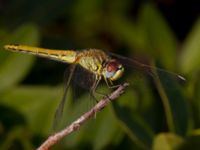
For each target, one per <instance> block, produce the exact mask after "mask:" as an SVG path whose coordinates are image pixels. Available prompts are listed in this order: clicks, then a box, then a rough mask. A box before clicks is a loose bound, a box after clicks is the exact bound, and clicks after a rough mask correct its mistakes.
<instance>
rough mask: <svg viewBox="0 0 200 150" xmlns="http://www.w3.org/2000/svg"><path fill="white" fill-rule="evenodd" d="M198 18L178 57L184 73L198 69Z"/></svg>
mask: <svg viewBox="0 0 200 150" xmlns="http://www.w3.org/2000/svg"><path fill="white" fill-rule="evenodd" d="M199 39H200V18H199V19H198V20H197V21H196V23H195V25H194V27H193V28H192V30H191V32H190V34H189V35H188V37H187V38H186V40H185V42H184V43H183V46H182V54H181V57H180V66H181V70H182V72H184V73H187V74H189V73H192V72H194V71H198V70H199V65H200V59H199V57H200V42H199Z"/></svg>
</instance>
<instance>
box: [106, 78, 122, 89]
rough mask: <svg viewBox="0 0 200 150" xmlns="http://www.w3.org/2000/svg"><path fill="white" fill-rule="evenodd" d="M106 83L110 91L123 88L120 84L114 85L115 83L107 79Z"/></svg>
mask: <svg viewBox="0 0 200 150" xmlns="http://www.w3.org/2000/svg"><path fill="white" fill-rule="evenodd" d="M104 80H105V82H106V85H107V86H108V88H110V89H115V88H118V87H119V86H121V84H118V85H113V82H112V81H111V80H109V79H107V78H104Z"/></svg>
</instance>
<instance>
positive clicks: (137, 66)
mask: <svg viewBox="0 0 200 150" xmlns="http://www.w3.org/2000/svg"><path fill="white" fill-rule="evenodd" d="M109 55H110V56H111V57H113V58H115V59H117V60H119V61H120V62H121V63H122V64H123V65H124V66H125V67H128V68H132V69H133V70H136V71H139V72H140V73H143V74H148V75H150V76H151V77H153V78H155V77H157V73H158V74H162V75H164V74H165V75H169V76H171V77H173V78H176V79H179V80H183V81H185V78H184V77H183V76H181V75H179V74H176V73H174V72H171V71H167V70H165V69H161V68H157V67H153V66H149V65H146V64H143V63H140V62H139V61H136V60H134V59H130V58H128V57H124V56H121V55H117V54H114V53H109Z"/></svg>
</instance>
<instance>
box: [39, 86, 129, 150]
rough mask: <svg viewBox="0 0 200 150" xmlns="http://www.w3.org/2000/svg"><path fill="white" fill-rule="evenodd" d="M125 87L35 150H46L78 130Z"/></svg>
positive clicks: (101, 101) (103, 99)
mask: <svg viewBox="0 0 200 150" xmlns="http://www.w3.org/2000/svg"><path fill="white" fill-rule="evenodd" d="M127 86H128V83H124V84H123V85H120V86H119V87H118V88H117V89H116V90H115V91H113V92H112V93H111V94H110V95H109V96H107V97H104V98H102V99H101V100H100V101H99V102H98V103H97V104H96V105H95V106H94V107H93V108H92V109H91V110H89V111H88V112H86V113H84V114H83V115H82V116H80V117H79V118H78V119H77V120H75V121H74V122H72V123H71V124H70V125H69V126H67V127H66V128H64V129H63V130H61V131H59V132H57V133H55V134H54V135H51V136H49V137H48V139H47V140H46V141H44V142H43V144H42V145H41V146H40V147H39V148H38V149H37V150H48V149H49V148H50V147H51V146H53V145H54V144H56V143H57V142H59V141H60V140H61V139H62V138H64V137H65V136H67V135H68V134H70V133H72V132H74V131H76V130H78V129H79V128H80V127H81V125H82V124H83V123H85V122H86V121H87V120H88V119H90V118H91V117H93V116H95V115H96V113H97V112H99V111H101V110H102V109H103V108H104V107H105V106H106V105H108V103H109V102H110V101H113V100H115V99H117V98H118V97H119V96H120V95H121V94H122V93H123V92H124V89H125V88H126V87H127Z"/></svg>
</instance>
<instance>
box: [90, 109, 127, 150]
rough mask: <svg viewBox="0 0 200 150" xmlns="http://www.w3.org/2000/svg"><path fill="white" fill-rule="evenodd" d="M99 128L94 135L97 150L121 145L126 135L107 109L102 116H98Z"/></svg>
mask: <svg viewBox="0 0 200 150" xmlns="http://www.w3.org/2000/svg"><path fill="white" fill-rule="evenodd" d="M96 120H98V126H97V127H96V134H95V135H94V140H93V147H94V149H96V150H99V149H104V148H106V146H109V145H114V144H116V143H119V141H120V140H121V139H122V137H123V135H124V133H123V131H122V129H120V128H119V125H118V123H117V121H116V119H115V117H114V115H113V114H112V112H111V111H110V109H108V108H106V109H104V110H103V111H102V112H100V114H97V118H96Z"/></svg>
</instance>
